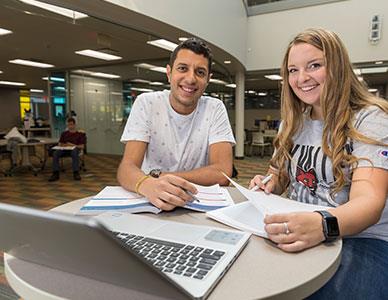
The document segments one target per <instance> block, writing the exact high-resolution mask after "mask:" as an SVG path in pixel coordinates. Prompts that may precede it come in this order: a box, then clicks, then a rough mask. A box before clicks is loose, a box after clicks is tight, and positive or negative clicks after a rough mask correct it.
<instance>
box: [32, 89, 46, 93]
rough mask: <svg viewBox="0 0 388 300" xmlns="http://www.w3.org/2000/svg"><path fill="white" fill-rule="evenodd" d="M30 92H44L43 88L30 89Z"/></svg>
mask: <svg viewBox="0 0 388 300" xmlns="http://www.w3.org/2000/svg"><path fill="white" fill-rule="evenodd" d="M30 92H32V93H44V91H43V90H38V89H30Z"/></svg>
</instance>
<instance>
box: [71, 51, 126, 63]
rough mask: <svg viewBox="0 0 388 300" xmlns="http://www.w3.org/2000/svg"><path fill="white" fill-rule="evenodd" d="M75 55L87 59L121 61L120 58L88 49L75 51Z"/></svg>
mask: <svg viewBox="0 0 388 300" xmlns="http://www.w3.org/2000/svg"><path fill="white" fill-rule="evenodd" d="M75 53H76V54H79V55H84V56H89V57H93V58H97V59H102V60H107V61H111V60H118V59H122V57H121V56H117V55H112V54H108V53H104V52H101V51H95V50H90V49H85V50H79V51H75Z"/></svg>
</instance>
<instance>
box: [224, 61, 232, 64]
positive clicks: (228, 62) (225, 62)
mask: <svg viewBox="0 0 388 300" xmlns="http://www.w3.org/2000/svg"><path fill="white" fill-rule="evenodd" d="M231 63H232V62H231V61H230V60H224V64H226V65H229V64H231Z"/></svg>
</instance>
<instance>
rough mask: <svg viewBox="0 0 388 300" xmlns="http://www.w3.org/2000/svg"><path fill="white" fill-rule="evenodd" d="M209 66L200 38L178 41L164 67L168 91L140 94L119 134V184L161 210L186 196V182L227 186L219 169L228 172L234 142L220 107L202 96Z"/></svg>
mask: <svg viewBox="0 0 388 300" xmlns="http://www.w3.org/2000/svg"><path fill="white" fill-rule="evenodd" d="M211 64H212V54H211V51H210V49H209V48H208V46H207V45H206V44H205V43H204V42H202V41H201V40H198V39H194V38H191V39H188V40H187V41H185V42H183V43H181V44H180V45H179V46H178V47H177V48H176V49H175V50H174V52H173V53H172V54H171V58H170V62H169V64H168V65H167V77H168V80H169V82H170V86H171V90H170V91H167V90H165V91H163V92H153V93H145V94H142V95H140V96H139V97H138V98H137V100H136V101H135V103H134V105H133V107H132V111H131V115H130V116H129V119H128V122H127V124H126V127H125V129H124V132H123V135H122V137H121V141H122V142H125V143H126V146H125V153H124V156H123V159H122V161H121V164H120V166H119V169H118V172H117V179H118V181H119V183H120V184H121V185H122V186H123V187H124V188H125V189H127V190H131V191H135V192H137V193H139V194H141V195H144V196H146V197H147V198H148V199H149V200H150V201H151V202H152V203H153V204H154V205H155V206H157V207H159V208H161V209H163V210H171V209H174V208H175V207H176V206H184V205H185V204H186V202H187V201H191V200H192V196H191V195H190V193H191V194H195V193H196V192H197V191H196V189H195V187H194V186H193V185H192V184H191V183H190V182H193V183H197V184H201V185H212V184H216V183H219V184H222V185H227V184H228V182H227V180H226V178H225V177H224V176H223V175H222V173H221V172H224V173H226V174H228V175H229V176H230V175H231V174H232V165H233V158H232V146H233V145H234V143H235V140H234V137H233V133H232V129H231V127H230V123H229V119H228V115H227V112H226V109H225V106H224V104H223V103H222V102H221V101H220V100H218V99H215V98H211V97H204V96H202V94H203V92H204V91H205V89H206V87H207V85H208V83H209V79H210V77H211Z"/></svg>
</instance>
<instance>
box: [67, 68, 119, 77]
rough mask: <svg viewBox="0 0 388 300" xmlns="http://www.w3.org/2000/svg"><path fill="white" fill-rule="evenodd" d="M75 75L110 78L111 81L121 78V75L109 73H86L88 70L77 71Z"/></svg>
mask: <svg viewBox="0 0 388 300" xmlns="http://www.w3.org/2000/svg"><path fill="white" fill-rule="evenodd" d="M73 73H78V74H83V75H90V76H95V77H102V78H109V79H117V78H120V76H119V75H116V74H109V73H102V72H92V71H86V70H75V71H73Z"/></svg>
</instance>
